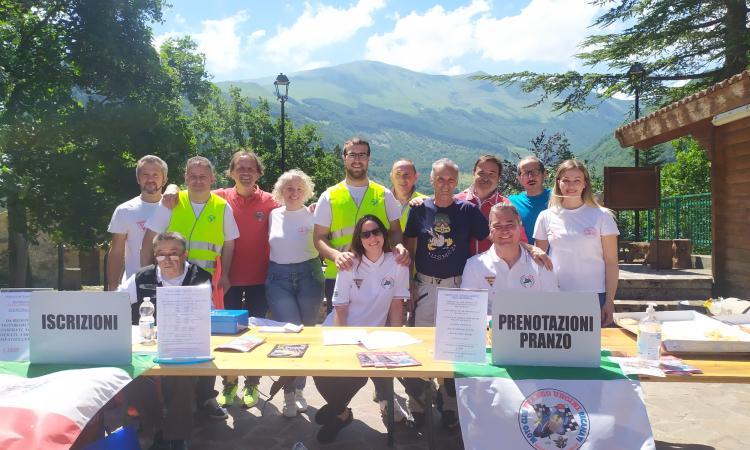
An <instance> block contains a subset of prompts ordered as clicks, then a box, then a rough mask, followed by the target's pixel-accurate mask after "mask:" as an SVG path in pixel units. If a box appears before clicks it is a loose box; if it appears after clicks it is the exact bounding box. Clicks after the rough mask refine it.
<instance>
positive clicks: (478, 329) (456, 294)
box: [435, 288, 487, 363]
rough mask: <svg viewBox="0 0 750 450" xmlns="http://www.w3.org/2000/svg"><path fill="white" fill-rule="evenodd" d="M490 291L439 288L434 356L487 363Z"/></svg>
mask: <svg viewBox="0 0 750 450" xmlns="http://www.w3.org/2000/svg"><path fill="white" fill-rule="evenodd" d="M486 334H487V291H486V290H483V289H447V288H438V289H437V315H436V318H435V359H442V360H447V361H454V362H476V363H483V362H485V349H486V342H487V340H486Z"/></svg>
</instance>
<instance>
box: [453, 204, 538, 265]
mask: <svg viewBox="0 0 750 450" xmlns="http://www.w3.org/2000/svg"><path fill="white" fill-rule="evenodd" d="M453 198H455V199H456V200H463V201H466V202H469V203H472V204H473V205H474V206H476V207H477V208H479V210H480V211H482V214H483V215H484V217H486V218H487V220H489V218H490V209H492V207H493V206H495V205H497V204H498V203H510V200H508V199H507V198H506V197H503V196H502V195H500V193H499V192H495V193H494V194H492V195H491V196H490V197H489V198H488V199H487V200H485V201H481V200H480V199H479V197H477V196H475V195H474V194H473V193H472V192H471V190H469V189H466V190H465V191H461V192H459V193H458V194H456V195H455V196H454V197H453ZM521 242H527V243H528V242H529V238H528V237H527V236H526V230H524V228H523V226H522V227H521ZM490 247H492V240H490V238H489V236H488V237H487V239H482V240H481V241H479V242H477V240H476V239H474V238H471V242H470V244H469V252H470V253H471V255H472V256H473V255H476V254H477V253H482V252H486V251H487V250H489V248H490Z"/></svg>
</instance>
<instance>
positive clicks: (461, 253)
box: [404, 158, 489, 430]
mask: <svg viewBox="0 0 750 450" xmlns="http://www.w3.org/2000/svg"><path fill="white" fill-rule="evenodd" d="M430 182H431V183H432V186H433V188H434V189H435V194H434V196H433V197H431V198H427V199H425V200H424V202H423V203H422V204H421V205H419V206H413V207H412V208H411V211H410V213H409V218H408V219H407V221H406V229H405V230H404V237H405V238H406V248H407V249H408V250H409V254H411V255H414V263H415V266H416V272H417V273H416V277H415V278H416V281H415V286H413V288H412V299H411V301H412V302H413V305H412V308H410V311H413V317H414V323H415V325H416V326H421V327H425V326H426V327H429V326H434V325H435V305H436V300H437V288H438V287H444V288H457V287H459V286H461V274H462V273H463V270H464V265H465V264H466V260H467V259H469V241H470V240H471V238H474V239H476V240H482V239H484V238H486V237H487V236H488V235H489V226H488V224H487V219H486V218H485V217H484V215H483V214H482V212H481V211H480V210H479V209H478V208H477V207H476V206H474V205H473V204H471V203H468V202H464V201H461V200H454V199H453V194H454V192H455V190H456V186H457V185H458V166H457V165H456V163H454V162H453V161H451V160H449V159H446V158H443V159H439V160H437V161H435V162H434V163H433V164H432V172H430ZM452 381H453V380H452V379H451V380H446V383H445V385H443V386H441V394H444V395H442V399H443V403H442V406H443V411H442V413H443V415H442V424H443V427H444V428H446V429H450V430H455V429H456V428H457V427H458V415H457V405H456V393H455V386H454V385H453V383H452ZM406 387H407V392H408V393H409V407H410V408H411V411H412V413H413V414H414V421H415V423H416V425H417V426H419V425H421V424H422V423H423V421H424V406H425V405H424V404H423V403H424V401H425V399H424V392H425V389H426V386H425V383H424V382H423V381H421V380H414V379H409V380H408V381H407V383H406Z"/></svg>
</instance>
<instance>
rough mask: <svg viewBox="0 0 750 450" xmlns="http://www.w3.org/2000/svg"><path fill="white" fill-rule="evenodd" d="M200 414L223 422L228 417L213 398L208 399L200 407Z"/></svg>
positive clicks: (225, 411)
mask: <svg viewBox="0 0 750 450" xmlns="http://www.w3.org/2000/svg"><path fill="white" fill-rule="evenodd" d="M200 411H201V413H202V414H203V415H204V416H206V417H208V418H209V419H215V420H224V419H226V418H227V417H229V414H228V413H227V410H226V409H224V408H222V407H221V406H219V402H217V401H216V399H215V398H209V399H208V400H206V402H205V403H203V405H201V407H200Z"/></svg>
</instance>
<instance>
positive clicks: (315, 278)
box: [265, 169, 324, 417]
mask: <svg viewBox="0 0 750 450" xmlns="http://www.w3.org/2000/svg"><path fill="white" fill-rule="evenodd" d="M314 189H315V185H314V184H313V182H312V180H311V179H310V177H309V176H308V175H307V174H306V173H305V172H303V171H301V170H298V169H292V170H289V171H287V172H284V173H283V174H282V175H281V176H280V177H279V179H278V180H277V181H276V184H275V185H274V187H273V191H272V192H271V196H272V197H273V199H274V200H275V201H276V202H277V203H279V204H281V205H282V206H281V207H279V208H276V209H274V210H273V211H271V214H270V216H269V224H268V242H269V244H270V247H271V253H270V262H269V263H268V275H267V276H266V284H265V286H266V298H267V299H268V307H269V308H270V309H271V314H272V315H273V318H274V320H278V321H281V322H290V323H294V324H298V325H307V326H315V324H316V322H317V319H318V313H319V311H320V305H321V302H322V300H323V283H324V281H323V271H322V269H321V265H320V258H319V256H318V251H317V250H316V249H315V246H314V245H313V229H314V228H315V224H314V221H313V214H312V213H311V212H310V211H309V210H308V209H307V208H306V207H305V202H307V201H308V200H310V197H312V195H313V190H314ZM305 380H306V379H305V377H297V378H295V380H294V382H292V383H287V385H285V386H284V406H283V409H282V413H283V414H284V416H285V417H295V416H296V415H297V413H299V412H303V411H306V410H307V402H306V401H305V398H304V396H303V395H302V390H303V389H304V387H305Z"/></svg>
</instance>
